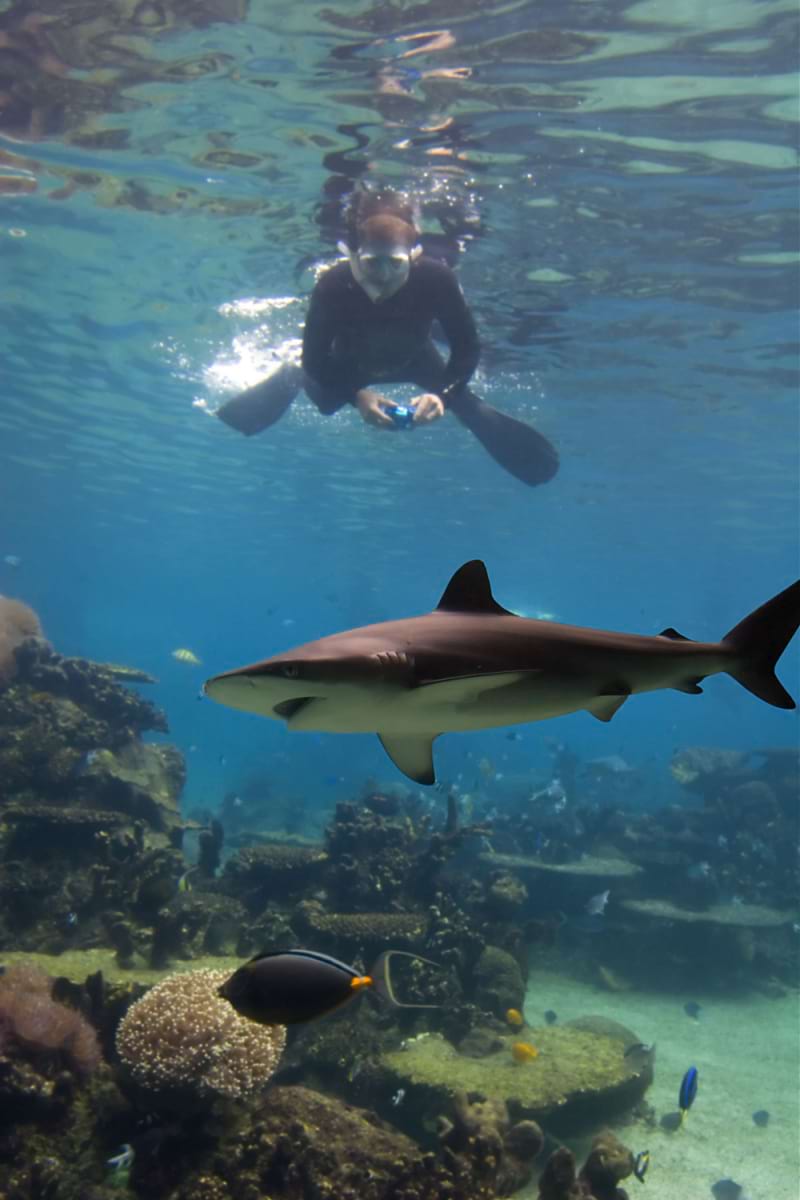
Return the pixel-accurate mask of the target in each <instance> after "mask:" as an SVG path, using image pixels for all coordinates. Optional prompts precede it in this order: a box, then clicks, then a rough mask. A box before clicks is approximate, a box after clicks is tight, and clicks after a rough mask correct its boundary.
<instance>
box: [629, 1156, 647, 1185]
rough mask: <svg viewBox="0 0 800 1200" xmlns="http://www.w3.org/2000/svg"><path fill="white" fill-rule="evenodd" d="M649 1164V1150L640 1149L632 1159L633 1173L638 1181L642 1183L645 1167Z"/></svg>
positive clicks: (645, 1171)
mask: <svg viewBox="0 0 800 1200" xmlns="http://www.w3.org/2000/svg"><path fill="white" fill-rule="evenodd" d="M649 1166H650V1151H649V1150H640V1151H639V1153H638V1154H637V1155H636V1158H635V1159H634V1160H633V1173H634V1175H635V1176H636V1178H637V1179H638V1180H639V1183H644V1177H645V1175H646V1174H647V1168H648V1167H649Z"/></svg>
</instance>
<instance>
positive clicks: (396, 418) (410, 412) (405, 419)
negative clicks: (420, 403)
mask: <svg viewBox="0 0 800 1200" xmlns="http://www.w3.org/2000/svg"><path fill="white" fill-rule="evenodd" d="M381 407H382V408H383V411H384V412H385V413H386V415H387V417H390V418H391V420H392V422H393V424H394V426H395V428H396V429H410V428H411V426H412V425H413V424H414V409H413V408H409V407H408V405H406V404H398V406H397V408H391V407H390V406H389V405H388V404H384V405H382V406H381Z"/></svg>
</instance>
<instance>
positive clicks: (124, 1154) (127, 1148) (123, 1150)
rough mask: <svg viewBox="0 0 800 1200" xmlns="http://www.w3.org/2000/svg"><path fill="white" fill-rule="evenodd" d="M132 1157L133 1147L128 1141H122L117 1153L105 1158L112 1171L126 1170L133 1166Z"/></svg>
mask: <svg viewBox="0 0 800 1200" xmlns="http://www.w3.org/2000/svg"><path fill="white" fill-rule="evenodd" d="M133 1158H134V1153H133V1147H132V1146H131V1145H130V1144H129V1143H128V1142H123V1144H122V1146H121V1147H120V1152H119V1154H115V1155H114V1157H113V1158H107V1159H106V1165H107V1166H109V1167H111V1169H112V1171H127V1170H129V1169H130V1167H132V1166H133Z"/></svg>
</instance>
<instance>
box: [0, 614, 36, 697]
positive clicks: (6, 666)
mask: <svg viewBox="0 0 800 1200" xmlns="http://www.w3.org/2000/svg"><path fill="white" fill-rule="evenodd" d="M41 636H42V626H41V624H40V622H39V618H38V617H37V615H36V613H35V612H34V611H33V609H32V608H29V607H28V605H27V604H23V603H22V601H21V600H12V599H11V598H10V597H9V596H0V687H2V686H3V685H4V684H7V683H11V682H12V680H13V679H14V677H15V675H16V673H17V663H16V659H15V657H14V651H15V650H16V648H17V646H18V645H19V644H20V642H23V641H24V640H25V638H29V637H41Z"/></svg>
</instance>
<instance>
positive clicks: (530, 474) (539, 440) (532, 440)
mask: <svg viewBox="0 0 800 1200" xmlns="http://www.w3.org/2000/svg"><path fill="white" fill-rule="evenodd" d="M449 407H450V409H451V411H452V412H454V413H455V415H456V416H457V417H458V419H459V421H460V422H461V424H462V425H465V426H466V427H467V429H469V431H470V432H471V433H473V434H474V435H475V437H476V438H477V439H478V441H479V442H480V443H481V445H482V446H483V448H484V450H487V451H488V453H489V454H491V456H492V458H493V459H494V460H495V462H496V463H498V464H499V465H500V466H501V467H502V468H503V469H504V470H505V471H508V473H509V474H510V475H513V476H514V478H515V479H519V480H520V481H521V482H522V483H527V484H528V486H529V487H536V486H537V485H538V484H540V483H548V482H549V481H550V480H551V479H552V478H553V476H554V475H555V474H556V472H557V471H558V451H557V450H556V448H555V446H552V445H551V444H550V442H548V440H547V438H546V437H544V436H543V435H542V434H541V433H537V431H536V430H535V429H534V428H533V426H532V425H527V424H526V423H525V422H524V421H518V420H517V419H516V417H509V416H508V414H507V413H503V412H499V411H498V409H496V408H492V406H491V405H490V404H486V403H485V401H483V400H479V399H478V397H477V396H474V395H473V394H472V393H467V395H462V396H459V398H458V400H456V401H451V403H450V405H449Z"/></svg>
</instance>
